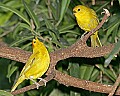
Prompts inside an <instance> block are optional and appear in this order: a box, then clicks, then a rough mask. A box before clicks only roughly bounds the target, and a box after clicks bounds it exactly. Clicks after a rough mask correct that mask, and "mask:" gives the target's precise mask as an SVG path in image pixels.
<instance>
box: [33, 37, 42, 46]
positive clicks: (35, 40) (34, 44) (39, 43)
mask: <svg viewBox="0 0 120 96" xmlns="http://www.w3.org/2000/svg"><path fill="white" fill-rule="evenodd" d="M41 45H42V42H40V41H39V40H38V38H37V37H35V38H34V39H33V41H32V47H33V48H35V47H36V46H41Z"/></svg>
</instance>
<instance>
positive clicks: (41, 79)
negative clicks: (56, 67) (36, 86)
mask: <svg viewBox="0 0 120 96" xmlns="http://www.w3.org/2000/svg"><path fill="white" fill-rule="evenodd" d="M38 79H39V80H40V81H43V82H44V84H45V86H46V83H47V80H45V79H43V78H38ZM40 81H39V82H40Z"/></svg>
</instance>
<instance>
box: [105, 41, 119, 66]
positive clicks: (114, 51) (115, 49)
mask: <svg viewBox="0 0 120 96" xmlns="http://www.w3.org/2000/svg"><path fill="white" fill-rule="evenodd" d="M119 50H120V40H119V41H118V42H117V43H116V44H115V47H114V49H113V50H112V52H111V53H110V54H109V56H108V58H107V59H106V60H105V63H104V66H105V67H107V66H108V65H109V63H110V62H111V60H112V59H113V57H114V56H115V54H117V53H118V52H119Z"/></svg>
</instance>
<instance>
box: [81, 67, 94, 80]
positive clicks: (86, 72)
mask: <svg viewBox="0 0 120 96" xmlns="http://www.w3.org/2000/svg"><path fill="white" fill-rule="evenodd" d="M93 70H94V66H89V65H81V66H80V77H81V79H85V80H89V79H90V77H91V74H92V72H93Z"/></svg>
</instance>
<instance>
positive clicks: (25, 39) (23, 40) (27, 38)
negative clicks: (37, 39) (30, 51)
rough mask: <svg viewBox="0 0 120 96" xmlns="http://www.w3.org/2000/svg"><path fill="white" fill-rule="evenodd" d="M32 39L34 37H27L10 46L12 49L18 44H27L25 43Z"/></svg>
mask: <svg viewBox="0 0 120 96" xmlns="http://www.w3.org/2000/svg"><path fill="white" fill-rule="evenodd" d="M31 38H34V36H29V37H26V38H23V39H20V40H18V41H15V42H14V43H12V44H11V45H10V46H11V47H12V46H15V45H16V44H20V43H22V42H25V41H27V40H29V39H31Z"/></svg>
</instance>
